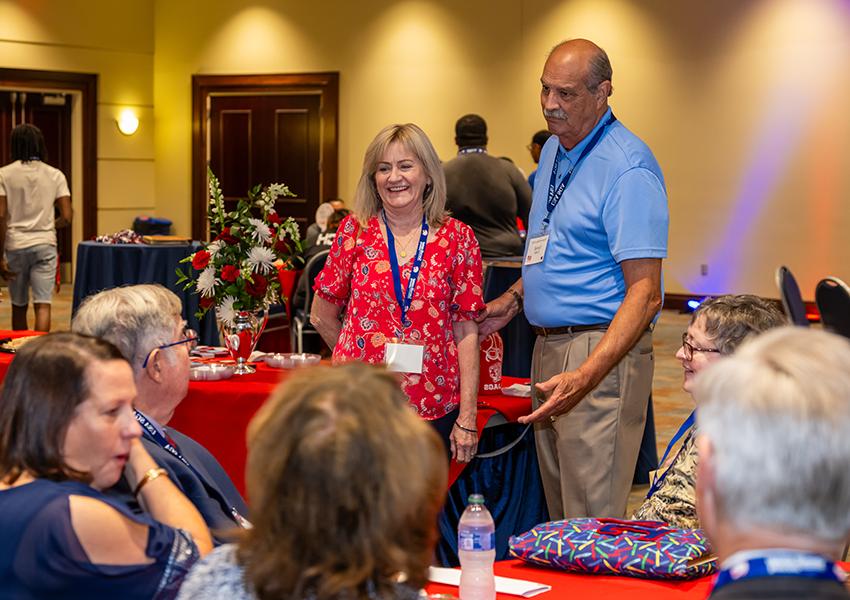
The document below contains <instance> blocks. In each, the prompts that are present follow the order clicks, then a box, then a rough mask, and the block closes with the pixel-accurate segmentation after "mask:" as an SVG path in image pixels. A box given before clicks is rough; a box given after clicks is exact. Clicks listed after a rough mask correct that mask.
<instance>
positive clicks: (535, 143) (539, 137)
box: [528, 129, 552, 190]
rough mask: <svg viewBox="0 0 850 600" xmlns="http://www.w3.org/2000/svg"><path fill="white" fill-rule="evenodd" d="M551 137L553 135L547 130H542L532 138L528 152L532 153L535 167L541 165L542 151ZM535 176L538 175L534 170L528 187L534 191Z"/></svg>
mask: <svg viewBox="0 0 850 600" xmlns="http://www.w3.org/2000/svg"><path fill="white" fill-rule="evenodd" d="M550 137H552V134H551V133H549V131H548V130H546V129H541V130H540V131H538V132H537V133H535V134H534V135H533V136H532V137H531V143H530V144H529V145H528V151H529V152H530V153H531V160H533V161H534V164H535V165H536V164H539V163H540V151H541V150H543V146H544V145H545V144H546V140H548V139H549V138H550ZM535 175H537V169H534V170H533V171H532V172H531V174H530V175H529V176H528V185H529V186H531V189H532V190H533V189H534V176H535Z"/></svg>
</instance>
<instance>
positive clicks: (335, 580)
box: [238, 363, 447, 600]
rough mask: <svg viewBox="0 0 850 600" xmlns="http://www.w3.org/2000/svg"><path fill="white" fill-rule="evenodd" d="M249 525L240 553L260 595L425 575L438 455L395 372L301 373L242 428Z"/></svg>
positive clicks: (436, 503) (386, 593)
mask: <svg viewBox="0 0 850 600" xmlns="http://www.w3.org/2000/svg"><path fill="white" fill-rule="evenodd" d="M248 445H249V453H248V466H247V483H248V494H249V497H250V499H251V505H252V514H251V517H252V521H253V524H254V527H253V529H251V530H250V531H249V532H247V533H246V534H245V536H244V537H243V539H242V540H241V542H240V546H239V550H238V559H239V562H240V563H241V564H242V565H244V567H245V573H246V580H247V581H248V582H249V583H250V585H251V586H252V587H253V590H254V592H255V593H256V594H257V596H258V597H259V598H261V599H266V598H303V597H314V598H316V599H317V600H325V599H330V598H336V597H346V598H352V599H355V598H364V599H365V598H367V597H368V598H375V597H378V598H381V597H391V596H393V590H394V586H395V585H396V584H395V583H394V581H395V577H396V575H397V574H399V573H404V574H406V576H407V583H408V584H409V585H411V586H413V588H414V589H419V588H421V587H422V586H423V585H424V584H425V582H426V579H427V570H428V565H429V563H430V560H431V557H432V553H433V548H434V544H435V543H436V539H437V529H436V523H437V514H438V512H439V510H440V507H441V506H442V503H443V500H444V496H445V486H446V476H447V475H446V470H447V465H446V457H445V451H444V450H443V446H442V443H441V442H440V440H439V437H438V436H437V435H436V433H435V432H434V431H433V430H432V428H431V427H430V426H429V425H427V424H426V423H425V422H424V421H422V420H421V419H420V418H419V417H418V416H417V415H416V413H415V412H414V411H413V410H412V409H411V408H410V406H409V405H408V402H407V398H406V397H405V395H404V394H403V393H402V391H401V389H400V388H399V386H398V384H397V382H396V381H395V379H394V378H393V377H392V375H391V374H389V373H387V372H386V371H384V370H383V369H380V368H377V367H372V366H367V365H364V364H362V363H348V364H345V365H342V366H337V367H325V366H320V367H316V368H314V369H305V370H303V371H300V372H298V373H296V374H294V375H292V377H290V378H289V379H288V380H287V381H286V382H285V383H284V384H282V385H281V386H280V387H279V388H278V389H277V390H275V392H274V393H273V394H272V396H271V398H270V399H269V401H268V402H267V403H266V404H265V406H264V407H263V408H262V409H261V410H260V412H259V413H258V414H257V416H256V417H255V418H254V420H253V421H252V422H251V425H250V427H249V430H248Z"/></svg>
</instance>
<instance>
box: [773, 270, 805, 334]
mask: <svg viewBox="0 0 850 600" xmlns="http://www.w3.org/2000/svg"><path fill="white" fill-rule="evenodd" d="M776 287H778V288H779V294H780V296H781V297H782V307H783V308H784V309H785V314H786V315H787V316H788V320H789V321H790V322H791V324H793V325H799V326H801V327H808V326H809V319H808V318H807V317H806V305H805V304H804V303H803V296H802V295H800V286H798V285H797V280H796V279H794V276H793V275H792V274H791V271H789V270H788V267H786V266H785V265H783V266H781V267H779V268H778V269H777V270H776Z"/></svg>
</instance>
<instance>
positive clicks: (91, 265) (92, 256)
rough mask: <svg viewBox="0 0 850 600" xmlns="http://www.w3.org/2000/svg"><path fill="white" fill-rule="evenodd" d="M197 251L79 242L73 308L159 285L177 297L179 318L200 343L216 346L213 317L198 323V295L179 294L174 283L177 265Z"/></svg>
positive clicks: (179, 286) (181, 247)
mask: <svg viewBox="0 0 850 600" xmlns="http://www.w3.org/2000/svg"><path fill="white" fill-rule="evenodd" d="M199 247H200V243H199V242H192V243H191V244H179V245H148V244H102V243H100V242H80V243H79V244H78V245H77V269H76V273H75V275H74V305H73V312H77V308H79V306H80V303H81V302H82V301H83V300H84V299H85V298H86V297H87V296H90V295H92V294H95V293H97V292H99V291H101V290H106V289H109V288H113V287H117V286H119V285H131V284H136V283H159V284H161V285H163V286H165V287H167V288H168V289H169V290H171V291H172V292H174V293H175V294H177V296H178V297H179V298H180V301H181V302H182V303H183V318H184V319H185V320H186V323H187V324H188V326H189V327H191V328H192V329H194V330H195V331H197V332H198V334H199V335H200V339H201V343H202V344H206V345H209V346H217V345H218V344H219V337H218V330H217V329H216V323H215V317H214V316H213V315H212V314H211V313H208V314H207V315H206V316H204V318H203V319H201V320H200V321H199V320H198V318H197V317H196V316H195V313H196V312H197V311H198V295H197V294H195V293H194V292H192V291H191V290H186V291H184V290H183V285H182V284H178V283H177V267H178V266H179V267H181V268H183V269H185V268H186V266H187V265H186V264H183V265H181V264H180V261H181V260H182V259H184V258H186V257H187V256H189V255H190V254H192V253H193V252H195V251H196V250H197V249H198V248H199Z"/></svg>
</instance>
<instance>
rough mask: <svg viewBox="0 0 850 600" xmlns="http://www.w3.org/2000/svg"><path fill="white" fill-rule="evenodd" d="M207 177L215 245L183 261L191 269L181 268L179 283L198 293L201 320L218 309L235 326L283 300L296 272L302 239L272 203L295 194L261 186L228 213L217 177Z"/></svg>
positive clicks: (282, 187) (283, 188)
mask: <svg viewBox="0 0 850 600" xmlns="http://www.w3.org/2000/svg"><path fill="white" fill-rule="evenodd" d="M207 173H208V178H209V182H210V184H209V185H210V203H209V207H208V210H207V214H208V217H209V220H210V235H211V236H214V237H213V241H212V242H210V243H209V244H207V245H206V246H204V247H203V248H202V249H200V250H198V251H197V252H195V253H194V254H192V255H190V256H188V257H186V258H185V259H183V260H182V261H181V262H184V263H190V264H191V268H190V269H188V270H187V271H186V272H184V271H183V270H182V269H180V268H179V267H178V269H177V274H178V280H177V283H183V284H184V288H183V289H186V290H188V289H191V288H193V287H194V289H195V291H196V292H197V293H198V294H200V296H201V298H200V302H199V305H200V309H199V310H198V313H197V316H198V318H201V317H203V316H204V315H205V314H206V313H207V312H208V311H209V310H210V309H211V308H213V307H215V310H216V314H217V316H218V319H219V321H220V322H222V323H224V324H226V325H231V326H232V325H233V321H234V318H235V316H236V315H237V314H238V313H240V312H243V311H246V312H256V311H259V310H263V309H267V308H268V307H269V305H271V304H274V303H278V302H283V301H284V300H285V298H284V297H283V296H282V294H281V281H282V271H285V270H289V269H293V268H295V264H294V263H295V262H296V261H298V260H300V255H301V236H300V233H299V231H298V225H297V224H296V223H295V221H294V220H293V219H292V217H289V218H287V219H281V217H280V216H279V215H278V214H277V213H276V212H275V210H274V203H275V200H276V199H277V198H278V197H279V196H294V195H295V194H293V193H292V192H291V191H290V190H289V188H288V187H287V186H286V185H284V184H280V183H273V184H271V185H269V186H268V187H266V188H261V186H259V185H257V186H255V187H254V188H252V189H251V190H250V191H249V192H248V197H247V198H240V199H239V201H238V202H237V205H236V209H235V210H233V211H231V212H228V211H226V210H225V207H224V197H223V196H222V193H221V186H220V185H219V181H218V179H217V178H216V176H215V175H214V174H213V172H212V170H209V169H208V171H207Z"/></svg>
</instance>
